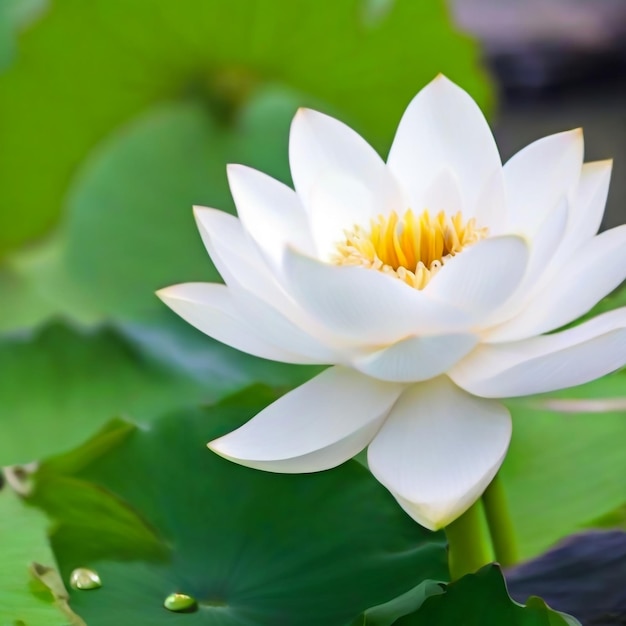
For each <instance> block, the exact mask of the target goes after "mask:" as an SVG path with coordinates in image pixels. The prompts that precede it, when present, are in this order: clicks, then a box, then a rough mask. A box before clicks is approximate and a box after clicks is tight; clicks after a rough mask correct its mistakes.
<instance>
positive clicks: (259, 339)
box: [157, 283, 337, 364]
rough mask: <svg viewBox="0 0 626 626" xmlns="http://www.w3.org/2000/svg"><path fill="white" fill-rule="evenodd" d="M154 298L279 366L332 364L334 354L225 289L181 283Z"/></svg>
mask: <svg viewBox="0 0 626 626" xmlns="http://www.w3.org/2000/svg"><path fill="white" fill-rule="evenodd" d="M157 295H158V296H159V298H161V300H163V302H165V304H167V306H169V307H170V308H171V309H172V310H173V311H174V312H175V313H177V314H178V315H180V316H181V317H182V318H183V319H184V320H185V321H186V322H189V323H190V324H191V325H192V326H194V327H195V328H197V329H198V330H200V331H202V332H203V333H205V334H207V335H209V336H210V337H213V338H214V339H217V340H218V341H221V342H222V343H225V344H227V345H229V346H232V347H233V348H236V349H237V350H241V351H242V352H247V353H248V354H252V355H254V356H258V357H261V358H263V359H270V360H273V361H283V362H285V363H320V364H324V363H332V362H334V361H335V360H336V359H337V355H336V354H335V353H334V352H333V351H331V350H329V349H327V348H326V347H324V346H323V345H321V344H320V343H319V342H318V341H317V340H316V339H314V338H313V337H311V336H309V335H308V334H306V333H305V332H304V331H302V330H301V329H300V328H298V327H296V326H294V325H293V324H292V323H291V322H290V321H289V320H287V319H286V318H285V317H283V316H282V315H281V314H280V313H278V312H277V311H276V310H274V309H272V308H271V307H270V306H269V305H267V304H265V303H264V302H263V301H261V300H259V299H258V298H255V297H253V296H251V295H246V294H245V293H243V292H233V290H232V289H230V288H229V287H226V286H225V285H218V284H213V283H186V284H182V285H174V286H172V287H167V288H165V289H161V290H160V291H158V292H157Z"/></svg>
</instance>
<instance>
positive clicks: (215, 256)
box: [194, 207, 280, 301]
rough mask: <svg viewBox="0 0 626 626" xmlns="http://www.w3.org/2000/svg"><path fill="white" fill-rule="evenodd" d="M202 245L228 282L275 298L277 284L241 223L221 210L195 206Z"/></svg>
mask: <svg viewBox="0 0 626 626" xmlns="http://www.w3.org/2000/svg"><path fill="white" fill-rule="evenodd" d="M194 215H195V218H196V223H197V225H198V230H199V231H200V236H201V237H202V241H203V243H204V246H205V247H206V249H207V252H208V253H209V256H210V257H211V260H212V261H213V263H214V265H215V267H216V268H217V270H218V272H219V273H220V275H221V276H222V278H223V279H224V281H225V282H226V284H227V285H229V286H237V287H241V288H242V289H246V290H248V291H250V292H251V293H254V294H255V295H257V296H259V297H262V298H264V299H267V300H271V301H276V299H277V298H279V295H277V292H279V291H280V287H279V286H278V284H277V283H276V281H275V280H274V278H273V277H272V274H271V272H270V271H269V268H268V267H267V264H266V263H265V260H264V259H263V257H262V256H261V254H260V253H259V251H258V249H257V248H256V247H255V246H254V243H253V242H252V240H251V239H250V238H249V237H247V236H246V233H245V232H244V230H243V228H242V226H241V222H240V221H239V220H238V219H237V218H236V217H234V216H233V215H230V214H229V213H225V212H224V211H218V210H217V209H208V208H205V207H194Z"/></svg>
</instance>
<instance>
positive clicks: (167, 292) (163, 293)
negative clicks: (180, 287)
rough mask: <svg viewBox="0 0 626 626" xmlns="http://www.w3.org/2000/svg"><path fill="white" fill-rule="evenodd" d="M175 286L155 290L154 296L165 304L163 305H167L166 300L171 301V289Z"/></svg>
mask: <svg viewBox="0 0 626 626" xmlns="http://www.w3.org/2000/svg"><path fill="white" fill-rule="evenodd" d="M175 286H176V285H170V286H169V287H162V288H161V289H157V290H156V291H155V292H154V295H155V296H156V297H157V298H158V299H159V300H161V301H162V302H165V304H167V301H168V300H171V299H172V297H173V295H172V291H173V288H174V287H175Z"/></svg>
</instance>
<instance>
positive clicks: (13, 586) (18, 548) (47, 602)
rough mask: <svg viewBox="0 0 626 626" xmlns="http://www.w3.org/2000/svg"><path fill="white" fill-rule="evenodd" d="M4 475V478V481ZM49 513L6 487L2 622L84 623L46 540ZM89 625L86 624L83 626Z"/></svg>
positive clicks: (38, 625)
mask: <svg viewBox="0 0 626 626" xmlns="http://www.w3.org/2000/svg"><path fill="white" fill-rule="evenodd" d="M1 482H2V474H0V483H1ZM46 524H47V520H46V517H45V515H43V514H42V513H41V512H40V511H37V510H35V509H33V508H32V507H29V506H25V505H24V504H23V503H22V502H21V501H20V500H19V498H18V497H17V496H16V495H15V494H14V493H13V492H12V491H11V489H10V488H9V487H8V486H5V487H4V489H0V554H2V558H1V559H0V624H2V625H3V626H4V625H5V624H6V625H7V626H9V625H10V626H14V625H17V624H25V625H27V626H68V624H70V623H71V624H73V625H76V626H78V625H79V624H82V621H80V620H79V619H78V618H77V617H76V616H75V615H73V614H72V613H71V611H70V610H69V608H68V606H67V594H66V592H65V589H64V588H63V585H62V583H61V581H60V579H59V577H58V573H56V572H55V570H54V569H53V568H54V565H55V562H54V557H53V555H52V552H51V550H50V546H49V545H48V542H47V540H46V536H45V527H46ZM83 626H84V624H83Z"/></svg>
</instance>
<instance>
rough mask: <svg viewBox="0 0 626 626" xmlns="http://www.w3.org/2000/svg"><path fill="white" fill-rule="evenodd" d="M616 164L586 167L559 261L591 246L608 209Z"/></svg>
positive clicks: (597, 164)
mask: <svg viewBox="0 0 626 626" xmlns="http://www.w3.org/2000/svg"><path fill="white" fill-rule="evenodd" d="M612 169H613V161H611V160H608V161H597V162H595V163H585V164H583V168H582V173H581V176H580V181H579V184H578V189H577V191H576V197H575V199H574V202H573V204H572V209H571V215H570V219H569V224H568V228H567V233H566V236H565V240H564V242H563V244H562V245H561V247H560V249H559V250H558V253H557V255H556V257H555V261H556V262H557V264H559V265H560V263H559V261H561V262H562V261H564V260H566V259H567V256H568V255H570V254H571V253H572V252H573V251H574V250H576V249H577V248H579V247H580V246H582V245H584V244H585V243H587V242H588V241H589V240H590V239H592V238H593V237H594V235H595V234H596V233H597V232H598V229H599V228H600V223H601V222H602V216H603V215H604V207H605V205H606V199H607V197H608V194H609V183H610V182H611V170H612Z"/></svg>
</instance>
